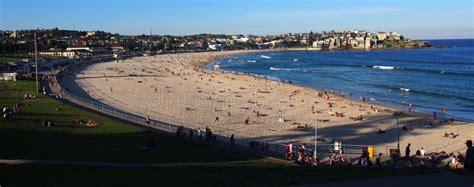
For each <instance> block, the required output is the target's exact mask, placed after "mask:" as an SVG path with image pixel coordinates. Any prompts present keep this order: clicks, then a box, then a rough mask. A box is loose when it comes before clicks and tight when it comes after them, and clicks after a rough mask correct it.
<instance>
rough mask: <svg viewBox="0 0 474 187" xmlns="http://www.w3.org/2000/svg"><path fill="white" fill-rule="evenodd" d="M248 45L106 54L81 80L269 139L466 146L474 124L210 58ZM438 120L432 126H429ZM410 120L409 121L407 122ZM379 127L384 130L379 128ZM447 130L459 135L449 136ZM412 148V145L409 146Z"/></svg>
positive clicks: (125, 103) (118, 100) (157, 111)
mask: <svg viewBox="0 0 474 187" xmlns="http://www.w3.org/2000/svg"><path fill="white" fill-rule="evenodd" d="M244 52H247V51H224V52H202V53H182V54H165V55H156V56H150V57H135V58H133V59H126V60H123V61H121V62H104V63H97V64H93V65H90V66H88V67H87V68H86V69H85V70H84V71H82V72H77V77H76V82H77V83H78V84H79V85H80V86H81V87H82V88H83V89H84V90H85V91H86V92H87V93H88V94H89V95H90V96H91V97H93V98H94V99H96V100H99V101H101V102H103V103H106V104H108V105H111V106H114V107H117V108H120V109H123V110H127V111H131V112H134V113H137V114H140V115H143V116H150V118H153V119H158V120H162V121H165V122H169V123H173V124H178V125H183V126H184V127H191V128H196V129H197V128H201V129H204V128H206V127H209V128H210V129H212V130H213V131H214V132H217V133H220V134H227V135H229V136H230V135H231V134H235V137H236V138H241V139H252V140H259V141H265V142H269V143H281V144H287V143H289V142H297V143H308V144H311V143H313V142H314V134H315V131H314V129H315V125H317V128H318V139H320V141H319V142H320V143H324V142H326V143H328V144H329V143H331V142H332V141H333V140H341V141H342V143H343V144H352V145H374V146H375V151H376V152H382V153H384V154H385V153H387V150H388V149H389V148H395V147H396V145H397V140H398V133H400V147H401V149H402V150H404V148H405V146H406V145H407V144H408V143H411V145H412V147H411V149H412V153H415V150H417V149H421V148H422V147H423V148H424V150H426V152H427V153H429V152H434V151H446V152H453V151H462V150H464V149H465V145H464V142H465V140H467V139H474V133H472V132H474V126H473V125H472V124H470V123H465V122H461V121H455V122H443V123H440V122H439V119H433V117H432V116H429V115H425V114H420V113H413V112H407V111H405V114H404V115H403V116H401V117H400V118H399V119H398V120H399V125H398V127H397V116H394V115H393V113H394V112H395V111H397V109H394V108H389V107H385V106H381V105H373V104H371V103H367V102H362V101H355V100H351V99H348V98H344V97H341V96H337V95H336V94H334V93H331V92H326V93H325V92H324V91H319V90H315V89H312V88H307V87H301V86H296V85H292V84H287V83H283V82H279V81H274V80H269V79H264V78H261V77H255V76H252V75H244V74H239V73H229V72H220V71H216V70H208V69H205V68H203V66H204V65H205V64H207V63H209V62H211V61H213V60H215V59H217V58H219V57H223V56H226V55H232V54H238V53H244ZM427 122H431V123H432V124H433V125H432V126H424V124H425V123H427ZM402 127H405V128H402ZM379 130H381V131H382V132H380V133H378V132H379ZM445 132H448V133H451V132H452V133H453V135H454V136H449V137H443V136H444V134H445ZM402 153H404V151H402Z"/></svg>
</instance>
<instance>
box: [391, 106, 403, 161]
mask: <svg viewBox="0 0 474 187" xmlns="http://www.w3.org/2000/svg"><path fill="white" fill-rule="evenodd" d="M393 115H394V116H396V117H397V129H398V131H397V133H398V135H397V136H398V141H397V149H398V154H400V127H399V123H398V118H399V117H400V116H401V115H403V112H401V111H398V112H394V113H393Z"/></svg>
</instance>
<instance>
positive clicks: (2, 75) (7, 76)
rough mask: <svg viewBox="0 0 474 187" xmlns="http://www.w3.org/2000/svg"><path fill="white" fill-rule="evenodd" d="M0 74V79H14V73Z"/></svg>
mask: <svg viewBox="0 0 474 187" xmlns="http://www.w3.org/2000/svg"><path fill="white" fill-rule="evenodd" d="M0 75H1V76H0V81H16V75H17V74H16V73H2V74H0Z"/></svg>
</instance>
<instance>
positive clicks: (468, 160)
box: [464, 140, 474, 171]
mask: <svg viewBox="0 0 474 187" xmlns="http://www.w3.org/2000/svg"><path fill="white" fill-rule="evenodd" d="M466 147H467V149H466V156H465V157H464V169H465V170H470V171H474V147H472V140H467V141H466Z"/></svg>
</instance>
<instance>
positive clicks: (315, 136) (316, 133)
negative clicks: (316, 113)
mask: <svg viewBox="0 0 474 187" xmlns="http://www.w3.org/2000/svg"><path fill="white" fill-rule="evenodd" d="M317 154H318V124H317V123H314V156H313V157H314V159H315V160H316V158H317Z"/></svg>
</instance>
